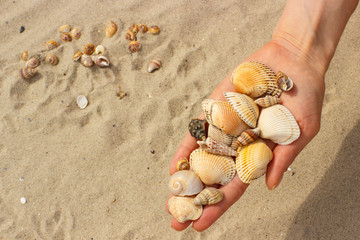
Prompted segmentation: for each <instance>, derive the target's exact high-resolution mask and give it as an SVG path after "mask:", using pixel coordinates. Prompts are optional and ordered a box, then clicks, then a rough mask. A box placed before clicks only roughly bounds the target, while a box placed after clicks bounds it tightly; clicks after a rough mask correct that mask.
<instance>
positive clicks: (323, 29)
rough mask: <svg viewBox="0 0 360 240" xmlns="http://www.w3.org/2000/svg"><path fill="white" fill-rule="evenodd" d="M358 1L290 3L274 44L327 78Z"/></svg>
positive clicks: (290, 1) (338, 0) (300, 0)
mask: <svg viewBox="0 0 360 240" xmlns="http://www.w3.org/2000/svg"><path fill="white" fill-rule="evenodd" d="M358 1H359V0H288V1H287V3H286V6H285V9H284V11H283V14H282V16H281V18H280V20H279V22H278V24H277V27H276V29H275V31H274V34H273V38H272V42H274V43H277V44H280V45H282V46H283V47H284V48H286V49H287V50H289V51H291V52H292V53H294V54H295V55H296V56H297V58H298V60H300V61H306V62H308V63H309V64H311V66H314V68H316V69H317V71H318V72H320V74H322V75H324V74H325V72H326V70H327V68H328V66H329V64H330V61H331V59H332V57H333V55H334V53H335V49H336V46H337V44H338V43H339V40H340V37H341V34H342V32H343V31H344V28H345V26H346V24H347V22H348V20H349V18H350V16H351V14H352V13H353V12H354V10H355V9H356V6H357V4H358Z"/></svg>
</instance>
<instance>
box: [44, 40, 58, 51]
mask: <svg viewBox="0 0 360 240" xmlns="http://www.w3.org/2000/svg"><path fill="white" fill-rule="evenodd" d="M58 46H59V44H58V43H57V42H55V41H47V42H46V43H45V49H46V50H48V51H50V50H53V49H54V48H57V47H58Z"/></svg>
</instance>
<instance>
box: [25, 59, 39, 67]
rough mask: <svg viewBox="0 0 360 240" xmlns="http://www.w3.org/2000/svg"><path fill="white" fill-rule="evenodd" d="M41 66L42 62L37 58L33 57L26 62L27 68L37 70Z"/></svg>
mask: <svg viewBox="0 0 360 240" xmlns="http://www.w3.org/2000/svg"><path fill="white" fill-rule="evenodd" d="M40 64H41V62H40V60H39V59H38V58H37V57H32V58H30V59H29V60H28V61H27V62H26V67H29V68H36V67H38V66H39V65H40Z"/></svg>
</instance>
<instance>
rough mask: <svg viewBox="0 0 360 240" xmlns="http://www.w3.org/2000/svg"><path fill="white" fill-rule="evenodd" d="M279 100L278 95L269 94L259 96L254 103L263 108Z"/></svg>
mask: <svg viewBox="0 0 360 240" xmlns="http://www.w3.org/2000/svg"><path fill="white" fill-rule="evenodd" d="M279 102H280V98H279V97H277V96H271V95H266V96H265V97H261V98H258V99H256V100H255V103H256V104H257V105H259V106H260V107H263V108H267V107H271V106H272V105H275V104H278V103H279Z"/></svg>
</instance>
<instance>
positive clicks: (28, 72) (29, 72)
mask: <svg viewBox="0 0 360 240" xmlns="http://www.w3.org/2000/svg"><path fill="white" fill-rule="evenodd" d="M36 73H37V69H36V68H29V67H27V68H23V69H20V76H21V77H22V78H23V79H29V78H32V77H33V76H35V74H36Z"/></svg>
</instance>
